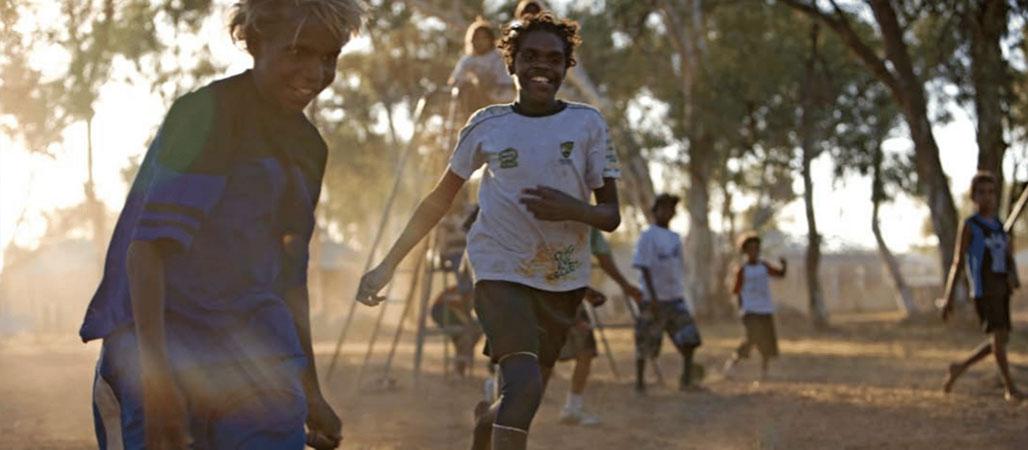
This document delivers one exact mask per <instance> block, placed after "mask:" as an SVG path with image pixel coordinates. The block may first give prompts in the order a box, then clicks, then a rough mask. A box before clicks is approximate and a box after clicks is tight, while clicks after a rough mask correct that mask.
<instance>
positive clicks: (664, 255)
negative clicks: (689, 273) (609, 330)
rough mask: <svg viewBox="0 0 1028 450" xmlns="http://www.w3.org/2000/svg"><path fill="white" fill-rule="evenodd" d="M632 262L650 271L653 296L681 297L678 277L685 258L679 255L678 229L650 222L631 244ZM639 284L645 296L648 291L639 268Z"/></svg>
mask: <svg viewBox="0 0 1028 450" xmlns="http://www.w3.org/2000/svg"><path fill="white" fill-rule="evenodd" d="M632 266H634V267H636V268H639V269H643V268H645V269H648V270H649V271H650V278H651V279H652V280H653V291H654V293H656V295H657V300H659V301H662V302H669V301H674V300H678V299H682V298H683V297H684V292H685V289H684V288H683V286H682V277H684V276H685V260H684V259H683V256H682V237H681V236H679V235H678V233H675V232H674V231H671V230H669V229H667V228H662V227H658V226H656V225H650V227H649V228H647V229H646V231H643V233H642V235H641V236H639V242H638V243H636V245H635V255H634V256H633V257H632ZM639 284H640V285H641V286H642V288H643V295H645V297H646V299H647V300H649V297H650V291H649V289H647V288H646V280H645V277H644V276H643V275H642V271H641V270H640V271H639Z"/></svg>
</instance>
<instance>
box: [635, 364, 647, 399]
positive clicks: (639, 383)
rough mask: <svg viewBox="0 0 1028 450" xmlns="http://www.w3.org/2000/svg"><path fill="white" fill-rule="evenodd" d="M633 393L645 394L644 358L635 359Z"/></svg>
mask: <svg viewBox="0 0 1028 450" xmlns="http://www.w3.org/2000/svg"><path fill="white" fill-rule="evenodd" d="M635 391H636V392H638V393H640V394H641V393H645V392H646V358H640V357H638V356H636V357H635Z"/></svg>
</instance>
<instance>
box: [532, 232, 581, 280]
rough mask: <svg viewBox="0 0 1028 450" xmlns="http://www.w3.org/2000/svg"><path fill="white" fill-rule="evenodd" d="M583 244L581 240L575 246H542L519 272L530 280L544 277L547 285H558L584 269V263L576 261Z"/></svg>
mask: <svg viewBox="0 0 1028 450" xmlns="http://www.w3.org/2000/svg"><path fill="white" fill-rule="evenodd" d="M581 244H582V240H581V239H579V241H578V243H577V244H575V245H565V246H561V245H553V244H542V245H540V246H539V247H538V248H537V249H536V252H535V255H534V256H533V257H532V258H531V259H528V260H523V261H522V262H521V266H520V267H519V268H518V270H517V272H518V274H519V275H522V276H525V277H530V278H534V277H537V276H539V275H542V277H543V279H545V280H546V282H547V283H549V284H558V283H560V282H561V281H563V280H564V279H565V278H567V277H568V275H571V274H572V273H574V272H575V271H576V270H578V268H579V267H582V262H581V261H579V260H577V259H575V253H576V251H577V249H578V247H579V246H580V245H581Z"/></svg>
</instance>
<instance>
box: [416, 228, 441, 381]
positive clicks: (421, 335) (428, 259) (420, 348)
mask: <svg viewBox="0 0 1028 450" xmlns="http://www.w3.org/2000/svg"><path fill="white" fill-rule="evenodd" d="M435 234H436V233H435V232H434V231H433V232H432V236H431V240H430V241H429V242H432V243H433V245H432V247H431V249H430V250H429V251H427V252H426V254H425V264H424V272H425V274H424V281H423V282H422V284H421V302H420V305H421V309H420V310H419V311H418V334H417V338H416V339H415V344H414V387H415V388H417V387H418V385H419V384H420V382H421V358H422V356H423V355H422V354H423V352H424V347H425V319H426V318H427V317H428V300H429V298H430V297H431V296H432V279H433V278H434V275H435V265H434V264H433V262H432V254H433V250H435V245H434V244H435Z"/></svg>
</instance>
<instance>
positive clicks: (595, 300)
mask: <svg viewBox="0 0 1028 450" xmlns="http://www.w3.org/2000/svg"><path fill="white" fill-rule="evenodd" d="M586 289H588V290H587V291H585V300H586V301H587V302H589V303H590V304H592V305H593V306H597V307H599V306H603V304H604V303H607V296H606V295H603V293H602V292H600V291H597V290H596V289H593V288H586Z"/></svg>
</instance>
